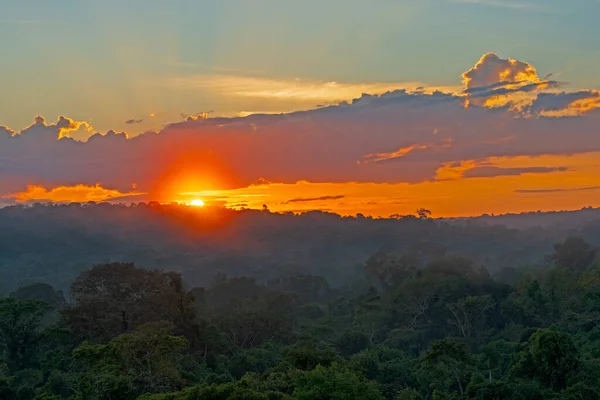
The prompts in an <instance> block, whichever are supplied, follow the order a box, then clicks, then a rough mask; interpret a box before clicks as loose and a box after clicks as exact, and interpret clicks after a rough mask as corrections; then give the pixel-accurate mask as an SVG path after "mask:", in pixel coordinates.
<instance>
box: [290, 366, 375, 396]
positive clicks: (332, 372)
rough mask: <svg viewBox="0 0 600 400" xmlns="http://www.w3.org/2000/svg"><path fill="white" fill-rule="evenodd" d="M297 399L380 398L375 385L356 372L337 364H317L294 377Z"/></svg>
mask: <svg viewBox="0 0 600 400" xmlns="http://www.w3.org/2000/svg"><path fill="white" fill-rule="evenodd" d="M294 398H296V399H297V400H355V399H361V400H380V399H382V398H383V396H382V395H381V393H380V392H379V390H378V389H377V386H376V385H375V384H374V383H373V382H370V381H368V380H367V379H365V378H364V377H362V376H361V375H358V374H357V373H356V372H353V371H351V370H348V369H345V368H343V367H341V366H339V365H332V366H330V367H323V366H320V365H319V366H317V367H316V368H315V369H314V370H312V371H305V372H303V373H301V374H300V375H299V376H298V378H297V379H296V388H295V390H294Z"/></svg>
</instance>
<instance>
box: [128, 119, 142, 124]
mask: <svg viewBox="0 0 600 400" xmlns="http://www.w3.org/2000/svg"><path fill="white" fill-rule="evenodd" d="M142 122H144V120H143V119H128V120H127V121H125V123H126V124H127V125H133V124H141V123H142Z"/></svg>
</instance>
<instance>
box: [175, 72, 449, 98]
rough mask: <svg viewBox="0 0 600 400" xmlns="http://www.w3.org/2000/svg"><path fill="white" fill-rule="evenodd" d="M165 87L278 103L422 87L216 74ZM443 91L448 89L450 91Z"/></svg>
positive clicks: (401, 83)
mask: <svg viewBox="0 0 600 400" xmlns="http://www.w3.org/2000/svg"><path fill="white" fill-rule="evenodd" d="M166 84H167V85H168V86H172V87H176V88H178V89H181V90H197V89H203V90H208V91H213V92H216V93H219V94H221V95H225V96H235V97H247V98H256V99H265V100H280V101H285V100H291V99H294V100H300V101H302V100H304V101H341V100H345V99H352V98H356V97H358V96H360V95H361V94H363V93H371V94H379V93H385V92H388V91H391V90H396V89H398V88H409V89H413V90H414V89H416V88H418V87H422V86H423V84H422V83H419V82H365V83H345V82H336V81H314V80H302V79H269V78H263V77H249V76H235V75H219V74H207V75H192V76H184V77H176V78H170V79H168V80H167V82H166ZM446 89H448V90H452V89H453V88H446ZM423 90H424V89H423Z"/></svg>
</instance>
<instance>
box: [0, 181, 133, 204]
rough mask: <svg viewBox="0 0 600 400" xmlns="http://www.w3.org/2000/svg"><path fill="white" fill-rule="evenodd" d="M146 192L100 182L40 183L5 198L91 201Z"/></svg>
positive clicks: (18, 200) (20, 201)
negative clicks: (114, 186)
mask: <svg viewBox="0 0 600 400" xmlns="http://www.w3.org/2000/svg"><path fill="white" fill-rule="evenodd" d="M143 194H144V193H139V192H135V191H133V192H125V193H122V192H120V191H118V190H114V189H106V188H103V187H102V186H101V185H100V184H96V185H93V186H88V185H83V184H80V185H74V186H58V187H54V188H51V189H47V188H45V187H43V186H39V185H29V186H27V189H26V190H24V191H22V192H18V193H13V194H9V195H5V196H4V198H12V199H14V200H15V201H16V202H17V203H24V202H32V201H51V202H82V203H83V202H89V201H96V202H99V201H109V200H116V199H119V198H125V197H134V196H140V195H143Z"/></svg>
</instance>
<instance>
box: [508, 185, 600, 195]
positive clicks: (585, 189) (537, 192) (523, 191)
mask: <svg viewBox="0 0 600 400" xmlns="http://www.w3.org/2000/svg"><path fill="white" fill-rule="evenodd" d="M588 190H600V186H588V187H581V188H557V189H517V190H515V191H514V192H515V193H532V194H543V193H561V192H585V191H588Z"/></svg>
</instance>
